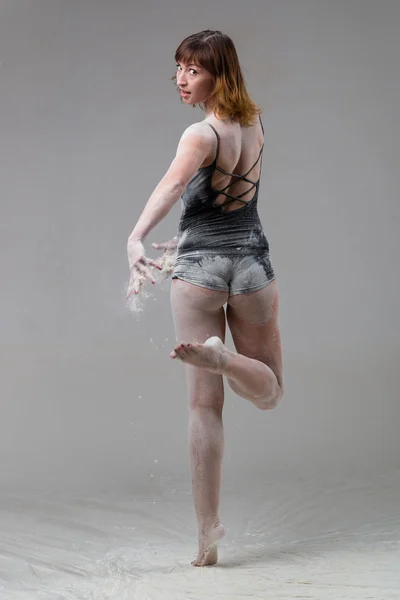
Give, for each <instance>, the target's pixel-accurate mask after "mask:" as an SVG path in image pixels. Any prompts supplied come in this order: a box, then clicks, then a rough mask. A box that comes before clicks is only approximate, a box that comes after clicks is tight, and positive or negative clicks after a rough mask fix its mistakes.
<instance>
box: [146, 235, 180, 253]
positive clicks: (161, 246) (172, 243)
mask: <svg viewBox="0 0 400 600" xmlns="http://www.w3.org/2000/svg"><path fill="white" fill-rule="evenodd" d="M177 245H178V236H175V237H174V238H172V240H169V241H168V242H161V243H157V242H154V244H152V246H153V248H157V250H164V251H165V252H168V250H175V249H176V247H177Z"/></svg>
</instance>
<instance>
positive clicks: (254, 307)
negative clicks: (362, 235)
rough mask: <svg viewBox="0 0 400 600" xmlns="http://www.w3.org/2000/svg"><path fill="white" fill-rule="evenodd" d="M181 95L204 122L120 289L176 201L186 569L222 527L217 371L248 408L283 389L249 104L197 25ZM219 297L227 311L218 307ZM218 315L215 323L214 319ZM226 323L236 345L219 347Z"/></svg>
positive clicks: (132, 247)
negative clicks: (192, 521) (191, 547)
mask: <svg viewBox="0 0 400 600" xmlns="http://www.w3.org/2000/svg"><path fill="white" fill-rule="evenodd" d="M175 60H176V62H177V73H176V76H174V78H173V79H175V78H176V83H177V85H178V88H179V91H180V94H181V98H182V102H183V103H184V104H191V105H193V106H196V105H198V104H200V105H201V107H202V109H203V110H204V112H205V119H204V120H203V121H200V122H199V123H195V124H193V125H191V126H190V127H188V128H187V129H186V130H185V132H184V133H183V135H182V137H181V140H180V142H179V144H178V149H177V153H176V157H175V158H174V160H173V161H172V163H171V165H170V167H169V169H168V171H167V173H166V174H165V176H164V177H163V178H162V180H161V181H160V183H159V184H158V186H157V187H156V189H155V190H154V192H153V194H152V195H151V197H150V199H149V200H148V202H147V204H146V207H145V208H144V210H143V212H142V214H141V216H140V218H139V220H138V222H137V224H136V226H135V228H134V229H133V231H132V234H131V235H130V237H129V240H128V259H129V265H130V269H131V279H130V282H129V287H128V292H127V297H129V296H130V294H131V293H132V292H135V293H138V291H139V289H140V286H141V284H142V283H143V280H144V279H150V280H151V281H152V282H153V283H154V279H153V276H152V273H151V270H150V267H154V268H158V269H159V268H160V266H159V264H158V263H157V262H156V261H153V260H151V259H149V258H148V257H146V255H145V251H144V247H143V244H142V242H143V240H144V239H145V237H146V236H147V235H148V234H149V232H150V231H151V230H152V229H153V228H154V227H155V226H156V225H157V224H158V223H159V222H160V221H161V220H162V219H163V218H164V217H165V216H166V215H167V214H168V212H169V211H170V209H171V208H172V206H173V205H174V204H175V203H176V202H177V201H178V200H179V199H180V198H181V201H182V206H183V211H182V216H181V220H180V224H179V231H178V236H177V243H176V242H175V244H174V241H173V240H171V241H170V242H167V243H165V244H153V245H154V246H155V247H158V248H164V250H165V252H168V251H169V250H170V249H171V248H173V246H174V245H176V246H177V247H176V252H177V255H176V260H175V266H174V270H173V280H172V285H171V306H172V313H173V319H174V325H175V333H176V338H177V340H180V341H181V342H182V343H179V344H178V345H177V346H176V347H175V348H174V350H173V352H172V353H171V357H172V358H173V359H179V360H180V361H182V362H183V363H185V365H186V367H185V369H186V378H187V386H188V392H189V397H190V413H189V414H190V417H189V442H190V459H191V460H190V464H191V473H192V488H193V497H194V503H195V509H196V515H197V520H198V532H199V540H198V541H199V552H198V556H197V558H196V560H194V561H193V562H192V564H193V565H195V566H204V565H211V564H215V563H216V562H217V560H218V555H217V543H218V541H219V540H220V539H221V538H222V537H223V535H224V528H223V526H222V524H221V522H220V519H219V502H220V489H221V464H222V458H223V452H224V434H223V424H222V408H223V404H224V388H223V376H224V375H225V376H226V379H227V382H228V384H229V385H230V387H231V388H232V389H233V390H234V392H236V394H238V395H239V396H241V397H243V398H246V399H247V400H250V401H251V402H252V403H253V404H254V405H255V406H256V407H258V408H260V409H262V410H266V409H271V408H274V407H275V406H276V405H277V404H278V402H279V400H280V399H281V398H282V395H283V372H282V349H281V340H280V332H279V323H278V288H277V283H276V279H275V274H274V270H273V267H272V265H271V261H270V256H269V245H268V241H267V239H266V237H265V235H264V232H263V228H262V225H261V223H260V220H259V217H258V213H257V197H258V189H259V180H260V173H261V160H262V151H263V147H264V135H263V133H264V132H263V127H262V123H261V119H260V116H259V114H260V109H259V108H258V106H257V105H256V104H255V103H254V102H253V101H252V100H251V99H250V97H249V95H248V93H247V91H246V87H245V83H244V80H243V76H242V72H241V69H240V66H239V61H238V57H237V54H236V49H235V47H234V44H233V42H232V40H231V39H230V38H229V37H228V36H227V35H224V34H222V33H221V32H220V31H210V30H206V31H202V32H200V33H197V34H194V35H191V36H189V37H188V38H186V39H185V40H184V41H183V42H182V43H181V44H180V46H179V47H178V49H177V51H176V54H175ZM225 304H226V305H227V307H226V313H225V310H224V306H225ZM225 317H226V320H225ZM226 322H227V323H228V326H229V328H230V331H231V334H232V338H233V341H234V344H235V348H236V351H237V352H232V351H231V350H229V349H228V348H227V347H226V346H225V345H224V341H225V328H226Z"/></svg>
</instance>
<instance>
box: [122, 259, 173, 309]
mask: <svg viewBox="0 0 400 600" xmlns="http://www.w3.org/2000/svg"><path fill="white" fill-rule="evenodd" d="M175 259H176V250H174V251H173V252H171V251H166V252H164V254H162V255H161V256H159V257H158V258H157V259H156V260H155V261H154V262H156V263H157V264H158V265H159V266H160V267H161V270H160V271H159V270H158V269H155V268H154V267H150V270H151V272H152V274H153V278H154V280H155V281H156V284H157V283H158V284H160V283H163V282H165V281H166V280H167V279H168V278H169V277H170V276H171V275H172V272H173V270H174V266H175ZM147 283H149V284H150V285H151V286H152V284H151V283H150V281H149V280H148V279H147V277H145V276H144V275H141V276H140V277H139V292H138V293H137V294H135V293H134V292H132V294H131V295H130V297H129V298H128V300H127V305H128V308H129V310H130V311H131V312H132V313H136V314H137V313H140V312H143V310H144V306H145V303H146V301H147V300H148V299H149V298H151V297H153V296H154V294H153V293H152V292H149V291H148V290H147V289H146V288H145V284H147ZM152 287H153V286H152Z"/></svg>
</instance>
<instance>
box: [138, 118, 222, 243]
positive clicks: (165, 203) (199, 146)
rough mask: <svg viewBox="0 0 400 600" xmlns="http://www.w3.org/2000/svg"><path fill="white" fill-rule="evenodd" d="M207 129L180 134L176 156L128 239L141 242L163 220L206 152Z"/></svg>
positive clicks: (193, 127)
mask: <svg viewBox="0 0 400 600" xmlns="http://www.w3.org/2000/svg"><path fill="white" fill-rule="evenodd" d="M210 131H211V128H209V127H205V125H204V124H203V123H201V122H200V123H194V124H193V125H190V126H189V127H188V128H187V129H186V130H185V131H184V133H183V134H182V137H181V139H180V141H179V144H178V148H177V151H176V156H175V158H174V160H173V161H172V163H171V165H170V167H169V169H168V171H167V172H166V174H165V175H164V177H163V178H162V179H161V181H160V183H159V184H158V185H157V187H156V188H155V190H154V192H153V193H152V194H151V196H150V198H149V199H148V201H147V204H146V206H145V207H144V209H143V212H142V214H141V215H140V217H139V220H138V222H137V223H136V225H135V227H134V229H133V231H132V233H131V234H130V236H129V240H130V241H131V242H132V241H136V240H139V241H142V242H143V240H144V239H145V238H146V237H147V235H148V234H149V232H150V231H151V230H152V229H154V227H155V226H156V225H158V223H159V222H160V221H162V219H164V218H165V217H166V216H167V214H168V213H169V211H170V210H171V208H172V207H173V206H174V204H175V203H176V202H177V201H178V200H179V198H180V197H181V196H182V194H183V192H184V190H185V188H186V186H187V184H188V183H189V181H190V179H191V178H192V177H193V175H194V174H195V172H196V171H197V169H198V168H199V167H200V166H201V164H202V163H203V162H204V160H205V158H206V157H207V155H208V154H209V152H210V138H211V136H210V133H209V132H210Z"/></svg>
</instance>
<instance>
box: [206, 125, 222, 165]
mask: <svg viewBox="0 0 400 600" xmlns="http://www.w3.org/2000/svg"><path fill="white" fill-rule="evenodd" d="M207 125H209V126H210V127H211V129H213V130H214V132H215V135H216V136H217V152H216V155H215V158H214V162H217V158H218V155H219V133H218V131H217V130H216V129H215V127H214V126H213V125H211V123H207Z"/></svg>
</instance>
